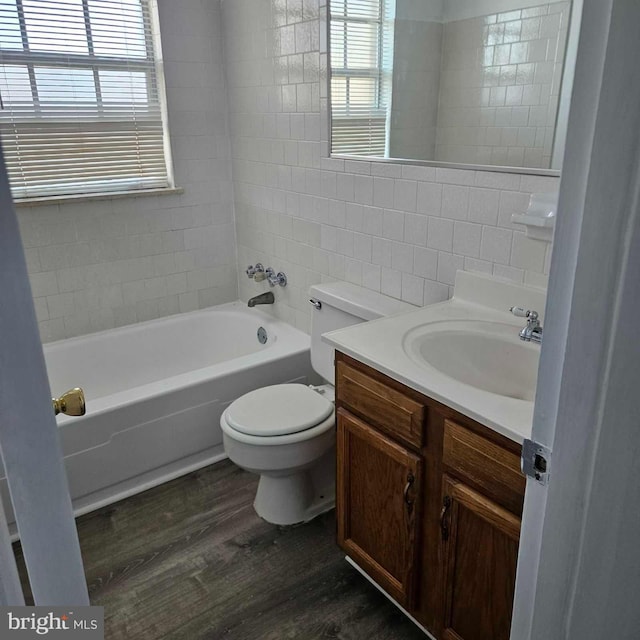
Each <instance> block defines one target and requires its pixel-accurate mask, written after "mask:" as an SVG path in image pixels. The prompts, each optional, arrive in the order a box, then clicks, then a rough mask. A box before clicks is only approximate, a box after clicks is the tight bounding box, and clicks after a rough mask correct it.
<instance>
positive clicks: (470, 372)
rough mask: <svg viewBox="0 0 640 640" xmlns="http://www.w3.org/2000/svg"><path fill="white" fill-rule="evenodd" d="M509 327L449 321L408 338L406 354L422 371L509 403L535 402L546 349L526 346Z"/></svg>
mask: <svg viewBox="0 0 640 640" xmlns="http://www.w3.org/2000/svg"><path fill="white" fill-rule="evenodd" d="M518 332H519V328H518V327H516V326H514V325H511V324H506V323H504V324H503V323H500V322H486V321H469V320H443V321H438V322H429V323H427V324H423V325H420V326H417V327H415V328H413V329H411V330H410V331H408V332H407V333H406V334H405V335H404V339H403V349H404V351H405V353H406V354H407V355H408V356H409V358H411V360H413V362H415V363H416V364H418V365H420V366H424V367H427V368H432V369H436V370H437V371H439V372H440V373H442V374H444V375H445V376H448V377H449V378H453V379H454V380H457V381H458V382H461V383H463V384H466V385H469V386H471V387H475V388H477V389H481V390H483V391H487V392H489V393H493V394H496V395H500V396H505V397H508V398H514V399H516V400H524V401H527V402H533V400H534V398H535V394H536V380H537V377H538V361H539V358H540V346H539V345H535V344H531V343H527V342H523V341H522V340H520V338H519V336H518Z"/></svg>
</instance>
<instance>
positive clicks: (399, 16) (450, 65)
mask: <svg viewBox="0 0 640 640" xmlns="http://www.w3.org/2000/svg"><path fill="white" fill-rule="evenodd" d="M574 4H580V3H579V2H574ZM573 13H576V10H575V7H574V11H573ZM574 17H575V16H574ZM571 19H572V7H571V2H569V1H566V0H563V1H560V2H549V3H541V2H536V0H330V60H331V85H330V86H331V149H332V153H333V154H334V155H335V154H338V155H356V156H368V157H382V158H401V159H414V160H420V161H434V162H438V163H441V162H443V163H455V164H478V165H490V166H508V167H523V168H531V169H550V168H559V167H556V165H555V163H554V162H553V161H552V159H553V156H554V141H555V140H556V138H557V137H560V138H561V139H563V136H564V131H560V135H559V136H558V133H557V131H556V121H557V114H558V105H559V101H560V96H561V93H562V94H563V96H564V97H563V100H564V99H566V92H567V88H566V86H565V87H564V88H563V63H564V60H565V53H566V50H567V41H568V32H569V28H570V25H571ZM564 75H565V76H572V74H564ZM565 79H566V78H565ZM565 84H566V83H565ZM563 126H564V125H562V126H561V127H560V128H561V129H562V128H563ZM557 155H558V154H556V156H557Z"/></svg>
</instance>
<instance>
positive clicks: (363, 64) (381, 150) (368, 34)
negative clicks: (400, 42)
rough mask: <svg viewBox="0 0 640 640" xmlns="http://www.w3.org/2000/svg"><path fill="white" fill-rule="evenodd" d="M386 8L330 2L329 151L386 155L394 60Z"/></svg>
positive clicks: (367, 0) (353, 0) (364, 0)
mask: <svg viewBox="0 0 640 640" xmlns="http://www.w3.org/2000/svg"><path fill="white" fill-rule="evenodd" d="M388 4H389V3H388V0H387V1H385V0H331V127H332V128H331V150H332V152H333V153H343V154H358V155H370V156H385V155H386V147H387V119H388V116H389V108H390V98H391V65H392V57H393V27H392V23H391V22H390V21H389V20H388V16H387V15H386V13H387V12H388V7H387V5H388ZM390 24H391V28H389V25H390Z"/></svg>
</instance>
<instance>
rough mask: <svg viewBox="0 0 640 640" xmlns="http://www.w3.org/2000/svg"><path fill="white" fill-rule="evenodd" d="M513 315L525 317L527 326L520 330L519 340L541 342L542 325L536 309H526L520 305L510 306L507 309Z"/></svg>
mask: <svg viewBox="0 0 640 640" xmlns="http://www.w3.org/2000/svg"><path fill="white" fill-rule="evenodd" d="M509 311H511V313H513V315H514V316H518V318H526V319H527V326H526V327H524V328H523V329H522V331H520V340H524V341H525V342H537V343H538V344H539V343H541V342H542V326H541V325H540V319H539V316H538V312H537V311H527V310H526V309H523V308H522V307H511V309H509Z"/></svg>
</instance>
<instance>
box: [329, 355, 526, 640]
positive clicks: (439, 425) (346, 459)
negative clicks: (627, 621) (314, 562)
mask: <svg viewBox="0 0 640 640" xmlns="http://www.w3.org/2000/svg"><path fill="white" fill-rule="evenodd" d="M336 410H337V430H338V436H337V465H338V471H337V495H336V513H337V526H338V544H339V545H340V546H341V547H342V549H343V550H344V551H345V552H346V554H347V555H348V556H349V557H350V558H352V559H353V560H354V561H355V562H356V564H357V565H358V566H359V567H360V568H361V569H362V570H364V571H365V572H366V573H367V574H368V575H369V576H370V577H371V578H372V579H373V580H374V581H375V582H376V583H377V584H378V585H380V586H381V587H382V588H383V589H384V590H385V591H386V592H387V593H388V594H389V595H390V596H391V597H392V598H393V599H394V600H396V602H398V604H400V605H401V606H402V607H404V608H405V609H406V610H407V611H408V612H409V613H410V614H411V615H412V616H413V617H414V618H415V619H416V620H417V621H418V622H420V623H421V624H422V625H423V626H424V627H425V628H426V629H427V630H428V631H429V632H430V633H431V634H432V635H433V636H435V637H436V638H437V639H438V640H502V639H504V640H508V637H509V630H510V626H511V611H512V603H513V595H514V587H515V575H516V562H517V556H518V542H519V535H520V518H521V516H522V503H523V499H524V486H525V479H524V476H523V475H522V474H521V472H520V468H519V465H520V445H518V444H517V443H515V442H513V441H511V440H508V439H507V438H505V437H503V436H501V435H499V434H497V433H495V432H493V431H491V430H490V429H487V428H486V427H484V426H482V425H479V424H478V423H476V422H474V421H472V420H470V419H469V418H467V417H465V416H463V415H461V414H459V413H458V412H456V411H454V410H453V409H451V408H449V407H446V406H444V405H442V404H440V403H438V402H436V401H434V400H433V399H431V398H428V397H426V396H423V395H422V394H419V393H417V392H416V391H414V390H412V389H409V388H407V387H405V386H403V385H402V384H400V383H398V382H396V381H395V380H392V379H391V378H388V377H387V376H385V375H384V374H382V373H380V372H378V371H376V370H374V369H372V368H370V367H368V366H366V365H364V364H362V363H360V362H358V361H356V360H354V359H352V358H350V357H348V356H346V355H344V354H341V353H336Z"/></svg>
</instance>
